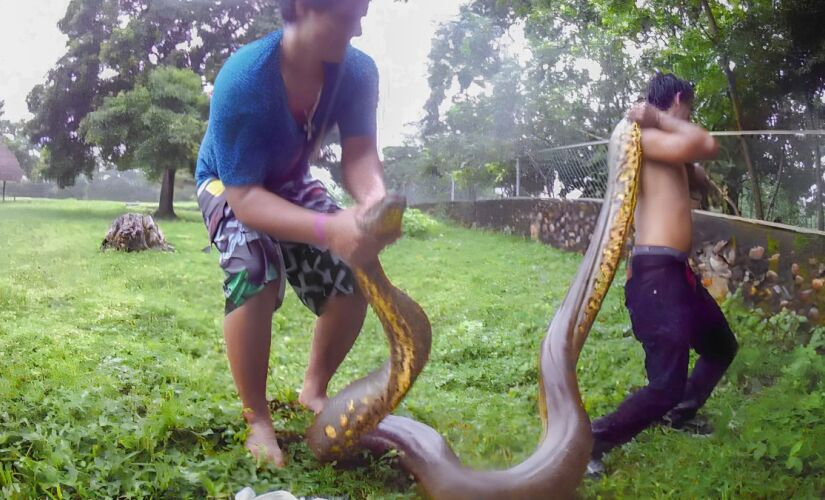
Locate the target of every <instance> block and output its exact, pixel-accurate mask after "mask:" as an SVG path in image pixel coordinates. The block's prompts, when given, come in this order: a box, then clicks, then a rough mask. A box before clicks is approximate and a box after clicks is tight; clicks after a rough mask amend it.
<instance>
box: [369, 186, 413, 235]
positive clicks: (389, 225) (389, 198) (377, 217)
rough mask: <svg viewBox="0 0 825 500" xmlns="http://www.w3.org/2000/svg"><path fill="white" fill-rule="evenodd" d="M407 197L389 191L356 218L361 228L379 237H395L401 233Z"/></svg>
mask: <svg viewBox="0 0 825 500" xmlns="http://www.w3.org/2000/svg"><path fill="white" fill-rule="evenodd" d="M406 208H407V199H406V198H405V197H404V196H402V195H400V194H396V193H389V194H387V195H386V196H384V198H382V199H381V200H380V201H378V202H377V203H375V204H374V205H373V206H371V207H369V208H368V209H367V210H365V211H364V212H363V213H362V214H361V217H360V218H359V220H358V224H359V225H360V226H361V229H363V230H364V231H366V232H368V233H370V234H372V235H373V236H375V237H376V238H379V239H389V238H393V239H394V238H395V237H397V236H398V235H400V234H401V222H402V220H403V219H404V210H405V209H406Z"/></svg>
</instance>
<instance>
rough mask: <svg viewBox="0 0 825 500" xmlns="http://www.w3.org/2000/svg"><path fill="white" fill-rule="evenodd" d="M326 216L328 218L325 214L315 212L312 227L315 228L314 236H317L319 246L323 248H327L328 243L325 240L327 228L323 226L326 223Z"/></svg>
mask: <svg viewBox="0 0 825 500" xmlns="http://www.w3.org/2000/svg"><path fill="white" fill-rule="evenodd" d="M328 218H329V215H327V214H321V213H319V214H316V215H315V221H314V225H313V227H314V229H315V237H316V238H318V241H319V243H320V246H321V247H323V248H327V246H328V245H327V243H328V242H327V230H326V228H325V227H324V224H326V222H327V219H328Z"/></svg>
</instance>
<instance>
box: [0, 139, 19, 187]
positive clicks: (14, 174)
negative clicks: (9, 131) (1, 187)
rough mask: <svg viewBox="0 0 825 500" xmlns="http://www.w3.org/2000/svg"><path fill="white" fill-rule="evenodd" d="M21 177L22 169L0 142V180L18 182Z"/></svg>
mask: <svg viewBox="0 0 825 500" xmlns="http://www.w3.org/2000/svg"><path fill="white" fill-rule="evenodd" d="M21 179H23V169H21V168H20V163H18V162H17V158H15V156H14V153H12V152H11V151H10V150H9V148H7V147H6V145H5V144H3V143H1V142H0V182H20V180H21Z"/></svg>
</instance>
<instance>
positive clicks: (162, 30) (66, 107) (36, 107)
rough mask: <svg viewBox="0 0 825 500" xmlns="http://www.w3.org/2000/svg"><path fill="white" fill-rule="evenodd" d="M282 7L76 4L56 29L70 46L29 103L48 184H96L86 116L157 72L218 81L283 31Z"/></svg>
mask: <svg viewBox="0 0 825 500" xmlns="http://www.w3.org/2000/svg"><path fill="white" fill-rule="evenodd" d="M277 6H278V0H223V1H221V2H180V1H176V0H72V1H71V3H70V4H69V7H68V9H67V10H66V15H65V16H64V17H63V19H62V20H61V21H60V22H59V23H58V26H59V28H60V30H61V31H62V32H63V33H65V34H66V35H67V36H68V38H69V42H68V44H67V50H66V54H65V55H64V56H63V57H61V58H60V60H59V61H58V63H57V65H56V66H55V67H54V68H53V69H52V70H51V71H50V72H49V75H48V77H47V80H46V82H45V83H44V84H42V85H38V86H36V87H35V88H34V89H33V90H32V91H31V93H30V94H29V97H28V105H29V110H30V111H31V112H32V113H34V115H35V116H34V118H33V119H32V120H31V122H30V123H29V125H28V133H29V135H30V136H31V139H32V142H34V143H35V144H36V145H38V146H41V147H42V148H43V149H44V153H45V154H44V158H45V168H44V172H43V174H44V176H45V177H46V178H49V179H55V180H56V181H57V182H58V184H59V185H60V186H61V187H65V186H71V185H72V184H74V181H75V178H76V177H77V176H78V175H80V174H85V175H86V176H87V177H91V176H92V174H93V172H94V170H95V167H96V160H97V158H96V156H95V155H94V152H93V151H92V148H91V145H90V144H87V143H86V142H84V140H83V136H82V134H80V133H79V131H78V127H79V126H80V123H81V121H82V120H83V118H85V117H86V115H88V114H89V113H90V112H92V111H94V110H95V109H96V108H97V107H98V106H101V105H102V104H103V101H104V99H105V98H106V97H107V96H114V95H117V94H118V93H120V92H123V91H127V90H131V89H132V88H134V87H135V85H138V84H140V83H141V82H144V81H145V80H146V74H147V73H149V72H150V71H152V70H153V69H154V68H156V67H159V66H172V67H176V68H187V69H190V70H192V71H194V72H195V73H197V74H198V75H202V76H203V77H204V78H205V80H206V81H212V80H214V77H215V74H216V73H217V71H218V69H219V68H220V66H221V65H222V64H223V61H224V60H226V58H227V57H228V56H229V55H230V54H231V53H232V52H234V51H235V50H236V49H237V48H238V47H239V46H241V45H243V44H245V43H248V42H249V41H251V40H253V39H255V38H258V37H260V36H261V35H263V34H264V33H266V32H268V31H271V30H274V29H275V28H277V27H278V25H279V19H278V7H277ZM168 188H169V186H165V187H164V188H163V189H164V190H165V189H168Z"/></svg>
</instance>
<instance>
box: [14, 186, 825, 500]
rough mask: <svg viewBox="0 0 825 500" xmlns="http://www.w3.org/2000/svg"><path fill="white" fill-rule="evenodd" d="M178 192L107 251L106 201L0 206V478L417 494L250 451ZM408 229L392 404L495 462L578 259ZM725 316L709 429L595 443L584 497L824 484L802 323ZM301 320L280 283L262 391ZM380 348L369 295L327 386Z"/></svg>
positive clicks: (801, 488) (164, 491)
mask: <svg viewBox="0 0 825 500" xmlns="http://www.w3.org/2000/svg"><path fill="white" fill-rule="evenodd" d="M132 209H133V208H132ZM140 210H142V211H146V212H149V211H151V208H150V207H149V206H148V205H147V206H143V207H141V208H140ZM176 210H177V212H178V214H179V215H180V216H181V220H179V221H176V222H163V221H161V222H160V225H161V228H162V230H163V231H164V232H165V234H166V236H167V238H168V239H169V241H170V242H171V243H172V244H174V245H175V246H176V248H177V252H175V253H158V252H147V253H141V254H121V253H114V252H110V253H101V252H99V250H98V247H99V245H100V242H101V240H102V239H103V236H104V234H105V232H106V229H107V228H108V225H109V223H110V222H111V220H112V219H113V218H114V217H116V216H117V215H119V214H120V213H123V212H124V211H126V207H125V206H124V205H123V204H122V203H105V202H76V201H17V202H14V203H6V204H4V205H0V235H2V236H0V273H1V274H0V497H4V498H5V497H10V498H75V497H83V498H100V497H129V498H144V497H155V498H157V497H165V498H189V497H221V498H227V497H231V496H232V495H234V493H235V492H237V491H238V490H240V489H241V488H242V487H244V486H247V485H250V486H252V487H253V488H254V489H255V490H256V491H258V492H263V491H267V490H272V489H288V490H291V491H292V492H294V493H295V494H298V495H319V496H344V495H346V496H349V497H350V498H415V497H416V496H417V495H418V494H419V492H418V490H417V489H416V488H415V485H414V484H413V483H412V482H411V481H410V480H409V478H407V477H406V475H405V474H403V473H402V472H400V471H399V470H398V469H397V468H396V467H394V465H393V463H392V460H391V459H389V458H382V459H367V460H366V461H365V463H364V464H363V465H362V466H359V467H357V468H350V469H337V468H334V467H331V466H321V465H320V464H318V463H317V462H316V461H315V459H314V458H313V457H312V455H311V454H310V453H309V451H308V449H307V447H306V446H305V445H304V444H303V443H301V442H294V443H291V444H289V445H288V446H287V456H288V457H289V459H290V465H289V466H288V467H287V468H286V469H284V470H282V471H276V470H270V469H263V470H257V469H256V467H255V464H254V462H253V461H252V460H251V459H250V458H249V457H248V455H247V454H246V452H245V450H244V448H243V446H242V443H243V438H244V427H243V425H242V421H241V408H240V403H239V402H238V401H237V399H236V396H235V390H234V386H233V384H232V379H231V377H230V374H229V369H228V366H227V362H226V358H225V353H224V347H223V340H222V335H221V321H222V314H223V313H222V311H223V304H222V294H221V290H220V283H221V279H222V274H221V271H220V270H219V268H218V266H217V256H216V255H215V254H214V253H211V254H208V253H204V252H203V251H202V249H203V248H204V247H205V246H206V236H205V230H204V228H203V226H202V222H201V221H200V215H199V213H198V212H197V209H196V207H195V206H194V205H193V204H191V203H190V204H181V205H178V206H177V207H176ZM418 229H419V231H416V233H417V234H418V235H419V237H416V238H404V239H403V240H401V241H400V242H399V243H398V244H396V245H395V246H393V247H391V248H390V249H388V250H387V251H386V252H385V253H384V254H383V257H382V260H383V262H384V266H385V268H386V271H387V274H388V275H389V276H390V277H391V279H392V280H393V281H394V282H395V283H396V284H397V285H398V286H400V287H401V288H403V289H405V290H407V291H408V292H409V294H410V295H411V296H413V297H415V298H416V299H417V300H418V301H419V302H420V303H421V305H422V306H423V307H424V309H425V310H426V311H427V313H428V314H429V316H430V319H431V321H432V324H433V332H434V342H433V352H432V356H431V361H430V363H429V364H428V365H427V367H426V369H425V371H424V372H423V374H422V375H421V377H420V378H419V380H418V382H417V384H416V386H415V387H414V388H413V390H412V391H411V392H410V394H409V396H408V397H407V399H406V400H405V401H404V403H403V404H402V405H401V407H400V408H399V410H398V413H400V414H404V415H409V416H412V417H414V418H417V419H420V420H422V421H424V422H426V423H428V424H429V425H431V426H433V427H435V428H436V429H439V430H441V431H442V432H444V433H445V435H446V437H447V439H448V440H449V442H450V443H451V444H452V446H453V447H454V449H455V450H456V451H457V453H458V454H459V456H460V457H461V458H462V459H463V460H464V461H465V462H466V463H468V464H470V465H472V466H475V467H503V466H507V465H509V464H513V463H515V462H517V461H519V460H521V459H523V458H524V457H526V456H527V455H529V454H530V453H531V452H532V450H533V448H534V446H535V444H536V440H537V439H538V438H539V435H540V421H539V417H538V413H537V411H536V390H537V382H536V381H537V368H536V354H537V352H538V345H539V342H540V340H541V337H542V336H543V334H544V330H545V327H546V325H547V322H548V320H549V319H550V318H551V316H552V314H553V312H554V311H555V308H556V307H557V306H558V304H559V302H560V301H561V299H562V297H563V295H564V293H565V290H566V286H567V284H568V283H569V281H570V279H571V278H572V276H573V274H574V272H575V270H576V267H577V266H578V263H579V262H580V257H579V256H578V255H574V254H567V253H562V252H559V251H555V250H553V249H550V248H548V247H546V246H542V245H539V244H534V243H531V242H526V241H523V240H520V239H518V238H513V237H507V236H502V235H496V234H490V233H482V232H476V231H469V230H465V229H460V228H455V227H451V226H447V225H443V224H437V225H434V226H433V225H427V224H424V227H423V228H421V227H418ZM427 235H429V236H427ZM622 281H623V280H622V279H621V277H620V278H619V279H617V283H616V285H618V286H614V288H613V290H612V291H611V293H610V295H609V296H608V299H607V302H606V303H605V305H604V307H603V310H602V313H601V315H600V317H599V320H598V321H597V323H596V325H595V327H594V330H593V332H592V334H591V337H590V340H589V342H588V344H587V346H586V348H585V350H584V352H583V354H582V358H581V361H580V363H579V380H580V386H581V388H582V392H583V394H584V397H585V404H586V406H587V408H588V411H590V412H591V415H593V416H598V415H601V414H603V413H605V412H607V411H609V410H611V409H613V408H614V407H615V406H616V405H617V404H618V402H619V401H621V399H622V398H623V397H624V396H625V395H626V394H627V392H628V391H630V390H632V388H634V387H638V386H642V385H644V383H645V377H644V371H643V361H642V359H643V356H642V349H641V347H640V346H639V344H638V343H637V342H636V341H635V340H634V339H633V337H632V334H631V332H630V330H629V320H628V317H627V314H626V312H625V310H624V308H623V306H622V300H623V297H622V292H621V286H620V285H621V284H622ZM728 314H729V317H730V319H731V322H732V325H733V326H734V329H735V330H736V332H737V335H738V337H739V340H740V343H741V344H742V348H741V350H740V355H739V356H738V357H737V360H736V361H735V363H734V365H733V366H732V368H731V371H730V374H729V376H728V377H727V378H726V379H725V380H724V381H723V383H722V384H721V385H720V387H719V388H718V390H717V391H716V393H715V394H714V396H713V397H712V398H711V400H710V401H709V403H708V405H707V407H706V410H705V412H706V414H707V415H708V416H710V418H711V419H712V421H713V423H714V424H715V426H716V427H717V429H718V430H717V432H716V434H715V435H713V436H711V437H708V438H695V437H690V436H687V435H684V434H682V433H678V432H674V431H667V430H663V429H651V430H648V431H645V432H644V433H643V434H642V435H640V436H639V438H638V439H637V440H635V441H634V442H633V443H631V444H629V445H627V446H625V447H624V448H623V449H621V450H618V451H616V452H614V453H612V454H611V455H610V456H609V459H608V461H607V464H608V468H609V470H610V471H611V474H610V475H609V476H608V477H607V478H605V479H604V480H602V481H601V482H599V483H590V482H586V483H585V484H584V485H583V486H582V487H581V489H580V493H581V495H582V496H583V497H588V498H596V497H604V498H651V497H653V498H659V497H672V496H678V497H691V498H707V497H719V498H739V497H773V498H789V497H792V496H795V497H798V498H815V497H821V496H822V495H823V494H825V479H824V478H825V451H824V450H823V447H825V425H823V423H822V415H823V414H825V395H824V394H825V367H824V366H823V365H824V363H823V357H822V354H821V351H822V348H823V345H825V340H824V339H823V334H822V332H821V331H820V332H815V333H814V334H813V335H811V334H810V333H806V332H805V331H804V329H803V328H801V327H800V325H799V324H798V321H797V320H796V319H795V318H793V317H790V316H778V317H775V318H772V319H770V320H760V319H759V318H758V317H756V316H754V315H752V314H748V313H745V312H744V311H742V310H741V308H739V307H737V306H736V301H733V303H732V304H729V305H728ZM312 325H313V317H312V316H311V314H310V313H309V312H308V311H306V310H305V309H303V308H302V307H301V306H300V304H299V303H298V301H297V299H296V298H295V297H294V295H293V294H292V293H291V292H290V293H288V296H287V300H286V302H285V304H284V306H283V308H282V309H281V310H280V311H279V312H278V314H276V316H275V319H274V330H275V333H274V339H273V349H272V355H271V371H270V381H269V390H268V394H269V396H270V397H273V398H277V399H279V400H283V401H294V400H295V399H296V397H297V390H298V388H299V387H300V385H301V378H302V375H303V372H304V368H305V363H306V359H307V354H308V349H309V344H310V340H311V337H310V335H311V331H312ZM817 349H819V351H817ZM385 357H386V345H385V341H384V339H383V332H382V331H381V329H380V326H379V324H378V322H377V320H376V319H375V317H374V316H372V314H370V316H369V317H368V319H367V322H366V325H365V328H364V331H363V333H362V335H361V337H360V339H359V340H358V342H357V344H356V346H355V348H354V350H353V352H352V353H351V355H350V356H349V358H348V359H347V361H346V362H345V363H344V365H343V366H342V368H341V370H340V372H339V374H338V375H337V376H336V377H335V379H334V380H333V390H337V389H340V388H341V387H342V386H343V385H345V384H346V383H347V382H348V381H350V380H351V379H353V378H354V377H356V376H359V375H363V374H365V373H367V372H368V371H369V370H371V369H373V368H375V367H377V366H378V365H379V364H380V362H381V361H382V360H383V359H384V358H385ZM309 421H310V417H309V415H307V414H306V413H305V412H297V413H295V412H293V411H291V410H287V409H284V410H279V411H278V413H277V414H276V418H275V422H276V426H277V427H278V429H282V430H288V431H293V432H295V431H298V432H300V431H302V430H303V429H304V428H305V427H306V426H307V424H308V423H309Z"/></svg>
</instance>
